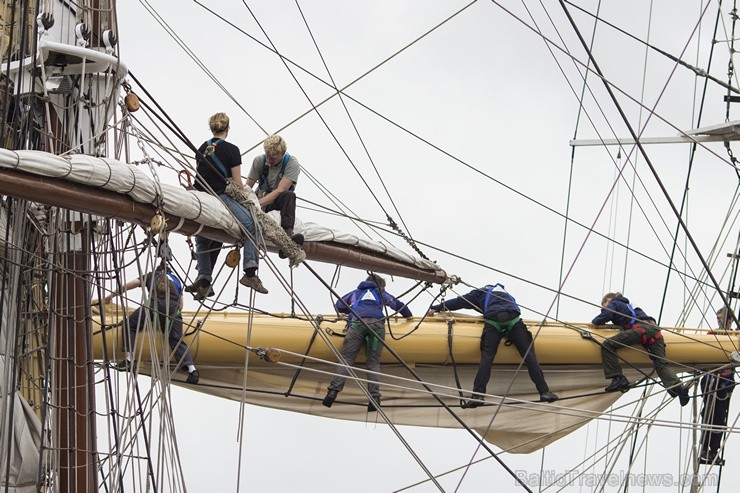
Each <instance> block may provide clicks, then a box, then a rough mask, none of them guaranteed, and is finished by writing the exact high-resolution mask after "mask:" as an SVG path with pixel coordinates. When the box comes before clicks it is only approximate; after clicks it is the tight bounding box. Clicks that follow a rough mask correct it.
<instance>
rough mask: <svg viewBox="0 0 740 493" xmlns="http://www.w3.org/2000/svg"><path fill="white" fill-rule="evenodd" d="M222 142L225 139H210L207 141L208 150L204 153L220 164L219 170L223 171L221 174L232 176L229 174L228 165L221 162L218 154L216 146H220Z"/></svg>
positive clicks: (226, 176)
mask: <svg viewBox="0 0 740 493" xmlns="http://www.w3.org/2000/svg"><path fill="white" fill-rule="evenodd" d="M221 142H223V139H208V140H207V141H206V150H205V152H204V153H203V155H204V156H205V157H210V158H211V161H212V162H213V164H215V165H216V166H218V169H219V171H221V174H222V175H224V178H229V176H231V175H230V174H229V170H228V169H226V166H224V163H222V162H221V160H220V159H219V158H218V156H217V155H216V146H218V145H219V144H220V143H221Z"/></svg>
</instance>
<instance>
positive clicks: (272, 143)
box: [262, 134, 288, 154]
mask: <svg viewBox="0 0 740 493" xmlns="http://www.w3.org/2000/svg"><path fill="white" fill-rule="evenodd" d="M262 145H263V146H264V148H265V154H285V151H287V150H288V144H286V143H285V139H283V138H282V137H280V136H279V135H278V134H272V135H268V136H267V137H266V138H265V141H264V143H263V144H262Z"/></svg>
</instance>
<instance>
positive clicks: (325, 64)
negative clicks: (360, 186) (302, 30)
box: [294, 0, 428, 260]
mask: <svg viewBox="0 0 740 493" xmlns="http://www.w3.org/2000/svg"><path fill="white" fill-rule="evenodd" d="M294 1H295V4H296V7H297V8H298V11H299V12H300V14H301V18H302V19H303V23H304V25H305V26H306V30H307V31H308V34H309V36H311V41H312V42H313V45H314V47H315V48H316V52H317V53H318V55H319V58H321V63H322V64H323V65H324V69H325V70H326V73H327V74H328V76H329V79H330V81H331V85H332V86H333V87H335V88H336V87H337V83H336V81H335V80H334V76H333V75H332V73H331V70H329V66H328V64H327V63H326V59H325V58H324V55H323V53H321V48H319V45H318V43H317V42H316V38H315V37H314V35H313V32H312V31H311V27H310V26H309V25H308V20H307V19H306V16H305V15H304V13H303V10H302V9H301V6H300V4H299V3H298V0H294ZM337 96H338V97H339V101H340V102H341V103H342V107H343V108H344V112H345V114H346V115H347V118H348V119H349V121H350V123H351V124H352V128H353V130H354V131H355V135H356V136H357V139H358V140H359V141H360V144H361V145H362V148H363V150H364V151H365V155H366V156H367V158H368V161H370V164H371V166H372V168H373V170H374V171H375V176H377V177H378V181H379V182H380V184H381V186H382V187H383V190H384V191H385V194H386V196H387V197H388V199H389V200H390V202H391V205H392V206H393V209H394V210H395V211H396V214H397V215H398V217H399V218H400V220H401V223H402V224H403V227H404V229H405V230H406V233H408V236H407V235H406V234H405V233H403V232H402V231H401V229H400V228H398V226H397V225H396V222H395V221H394V220H393V218H392V217H391V216H390V215H389V214H388V213H386V218H387V220H388V224H390V225H391V227H393V228H394V229H396V230H397V231H398V232H399V233H400V234H401V236H402V237H403V238H404V239H405V240H406V241H407V242H408V243H409V245H410V246H411V247H412V248H413V249H414V250H415V251H416V253H418V254H419V256H420V257H421V258H423V259H426V260H428V257H427V256H426V255H424V253H423V252H422V251H421V250H420V249H419V247H418V246H417V245H416V243H415V242H414V240H413V238H412V237H411V231H410V230H409V227H408V225H407V224H406V222H405V221H404V219H403V215H401V212H400V211H399V210H398V206H397V205H396V203H395V201H394V200H393V197H392V196H391V193H390V191H389V190H388V187H387V186H386V184H385V181H384V180H383V177H382V176H381V174H380V171H379V170H378V167H377V166H376V165H375V161H374V160H373V157H372V155H371V154H370V150H369V149H368V148H367V145H366V144H365V140H364V139H363V138H362V134H361V133H360V130H359V129H358V128H357V124H356V123H355V121H354V119H353V118H352V113H351V112H350V111H349V108H348V107H347V103H346V102H345V100H344V97H343V96H342V93H341V92H337ZM357 171H358V173H359V170H357Z"/></svg>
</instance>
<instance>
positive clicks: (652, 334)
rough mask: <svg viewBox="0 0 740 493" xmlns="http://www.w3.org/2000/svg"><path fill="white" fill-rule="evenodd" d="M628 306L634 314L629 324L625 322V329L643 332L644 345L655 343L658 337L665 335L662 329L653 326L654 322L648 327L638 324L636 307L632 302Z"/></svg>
mask: <svg viewBox="0 0 740 493" xmlns="http://www.w3.org/2000/svg"><path fill="white" fill-rule="evenodd" d="M627 308H629V310H630V314H631V315H632V319H631V320H630V322H629V323H628V324H625V326H624V328H625V329H634V330H636V331H637V332H639V333H640V334H642V340H641V341H640V344H642V345H643V346H650V345H651V344H653V343H655V341H657V340H658V339H660V338H661V337H663V334H661V333H660V329H659V328H657V327H655V326H653V325H652V324H651V325H649V326H648V327H643V326H641V325H637V322H639V320H637V319H636V318H635V317H636V316H637V315H636V314H635V309H634V308H632V305H631V304H630V303H627Z"/></svg>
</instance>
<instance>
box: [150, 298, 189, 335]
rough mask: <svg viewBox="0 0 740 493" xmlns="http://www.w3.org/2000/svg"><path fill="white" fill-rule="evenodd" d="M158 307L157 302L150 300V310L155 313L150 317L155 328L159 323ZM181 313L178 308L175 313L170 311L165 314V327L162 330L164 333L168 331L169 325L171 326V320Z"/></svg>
mask: <svg viewBox="0 0 740 493" xmlns="http://www.w3.org/2000/svg"><path fill="white" fill-rule="evenodd" d="M158 308H159V307H158V306H157V302H156V301H152V302H151V310H152V313H153V314H154V315H155V316H154V317H152V318H153V320H152V322H153V323H154V328H155V329H157V328H158V325H159V313H160V312H159V309H158ZM181 313H182V312H181V311H180V309H179V308H178V309H177V310H176V311H175V313H172V314H170V315H165V316H166V317H167V327H165V330H164V332H165V333H168V332H169V330H170V327H171V326H172V321H173V320H175V318H177V316H178V315H180V314H181Z"/></svg>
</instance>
